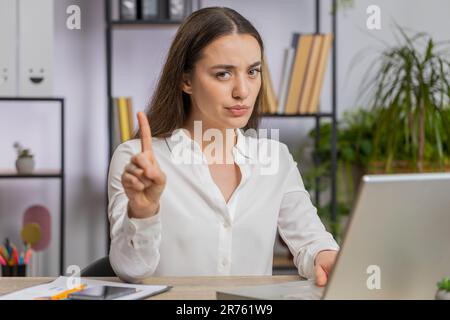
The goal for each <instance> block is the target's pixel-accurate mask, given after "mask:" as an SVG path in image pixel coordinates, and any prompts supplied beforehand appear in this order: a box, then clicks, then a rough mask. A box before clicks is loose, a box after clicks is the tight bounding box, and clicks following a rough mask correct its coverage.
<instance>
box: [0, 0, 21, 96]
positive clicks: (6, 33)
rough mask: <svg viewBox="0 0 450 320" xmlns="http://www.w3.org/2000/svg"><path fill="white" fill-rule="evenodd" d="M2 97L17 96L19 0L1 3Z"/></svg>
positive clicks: (0, 78)
mask: <svg viewBox="0 0 450 320" xmlns="http://www.w3.org/2000/svg"><path fill="white" fill-rule="evenodd" d="M0 42H1V44H2V53H1V54H0V56H1V58H0V96H3V97H5V96H6V97H12V96H16V95H17V86H16V82H17V67H16V65H17V52H16V49H17V42H18V37H17V0H2V1H0Z"/></svg>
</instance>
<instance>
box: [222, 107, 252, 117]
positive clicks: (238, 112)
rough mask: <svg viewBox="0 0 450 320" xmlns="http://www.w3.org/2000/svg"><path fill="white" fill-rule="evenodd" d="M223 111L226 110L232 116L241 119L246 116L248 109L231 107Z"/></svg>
mask: <svg viewBox="0 0 450 320" xmlns="http://www.w3.org/2000/svg"><path fill="white" fill-rule="evenodd" d="M225 109H227V110H228V111H229V112H230V113H231V114H232V115H233V116H235V117H241V116H243V115H244V114H246V113H247V112H248V110H249V109H250V108H239V107H231V108H225Z"/></svg>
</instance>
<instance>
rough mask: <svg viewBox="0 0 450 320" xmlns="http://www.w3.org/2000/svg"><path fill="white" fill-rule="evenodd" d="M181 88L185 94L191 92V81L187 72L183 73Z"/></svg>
mask: <svg viewBox="0 0 450 320" xmlns="http://www.w3.org/2000/svg"><path fill="white" fill-rule="evenodd" d="M181 90H183V91H184V92H185V93H187V94H192V83H191V77H190V74H189V73H183V82H182V84H181Z"/></svg>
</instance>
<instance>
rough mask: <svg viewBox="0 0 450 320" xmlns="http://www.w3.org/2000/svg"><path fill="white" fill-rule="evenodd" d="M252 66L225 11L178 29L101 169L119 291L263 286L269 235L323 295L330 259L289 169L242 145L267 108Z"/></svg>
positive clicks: (254, 55)
mask: <svg viewBox="0 0 450 320" xmlns="http://www.w3.org/2000/svg"><path fill="white" fill-rule="evenodd" d="M263 58H264V47H263V42H262V40H261V37H260V35H259V34H258V32H257V31H256V29H255V28H254V27H253V26H252V24H251V23H250V22H249V21H248V20H246V19H245V18H244V17H242V16H241V15H240V14H239V13H237V12H236V11H234V10H232V9H229V8H220V7H210V8H204V9H201V10H198V11H196V12H194V13H193V14H191V15H190V16H189V17H188V18H187V19H186V20H185V21H184V23H183V24H182V25H181V26H180V28H179V30H178V32H177V34H176V36H175V39H174V41H173V43H172V46H171V48H170V51H169V54H168V57H167V61H166V63H165V65H164V68H163V71H162V75H161V78H160V81H159V84H158V86H157V89H156V92H155V93H154V96H153V99H152V101H151V103H150V106H149V108H148V111H147V114H146V115H145V114H144V113H142V112H140V113H138V121H139V131H138V133H137V134H136V135H135V137H134V139H132V140H129V141H127V142H124V143H122V144H121V145H119V146H118V147H117V149H116V150H115V152H114V154H113V157H112V160H111V164H110V169H109V176H108V186H109V190H108V191H109V192H108V196H109V208H108V210H109V219H110V224H111V249H110V262H111V265H112V267H113V269H114V270H115V272H116V273H117V275H118V276H119V277H120V278H122V279H123V280H125V281H129V282H137V281H139V280H141V279H143V278H146V277H149V276H188V275H193V276H195V275H205V276H206V275H271V274H272V259H273V246H274V241H275V237H276V232H277V229H278V231H279V234H280V235H281V237H282V238H283V240H284V241H285V242H286V244H287V246H288V247H289V249H290V251H291V253H292V254H293V256H294V263H295V265H296V267H297V268H298V272H299V274H300V275H301V276H304V277H306V278H310V279H316V283H317V284H318V285H320V286H323V285H325V283H326V281H327V275H328V273H329V272H330V270H331V268H332V266H333V264H334V261H335V259H336V255H337V250H338V249H339V247H338V245H337V244H336V242H335V241H334V239H333V237H332V236H331V234H330V233H328V232H327V231H326V230H325V228H324V226H323V224H322V223H321V221H320V219H319V218H318V216H317V210H316V208H315V207H314V206H313V205H312V203H311V201H310V197H309V194H308V192H307V191H306V190H305V187H304V185H303V182H302V179H301V176H300V173H299V170H298V168H297V164H296V162H295V161H294V160H293V157H292V155H291V154H290V153H289V151H288V149H287V147H286V145H284V144H282V143H280V142H278V141H276V140H273V139H263V138H260V137H255V136H254V135H249V134H247V133H248V131H247V129H255V130H256V129H257V126H258V120H259V119H258V115H259V112H260V110H261V108H262V107H263V105H264V103H266V100H265V95H264V93H265V83H264V76H263V75H264V72H265V70H263V69H262V66H263V65H264V61H263ZM213 136H214V139H213ZM211 146H214V148H211ZM211 150H213V151H214V152H212V151H211ZM261 151H263V152H261ZM186 155H187V156H186ZM225 159H227V160H228V161H224V160H225ZM230 159H231V161H229V160H230ZM180 160H183V161H180ZM185 160H187V161H185Z"/></svg>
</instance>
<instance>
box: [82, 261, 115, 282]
mask: <svg viewBox="0 0 450 320" xmlns="http://www.w3.org/2000/svg"><path fill="white" fill-rule="evenodd" d="M81 276H82V277H117V275H116V273H115V272H114V270H113V268H112V267H111V263H110V262H109V256H106V257H103V258H101V259H98V260H97V261H94V262H93V263H91V264H90V265H88V266H87V267H86V268H84V269H83V270H82V271H81Z"/></svg>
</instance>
